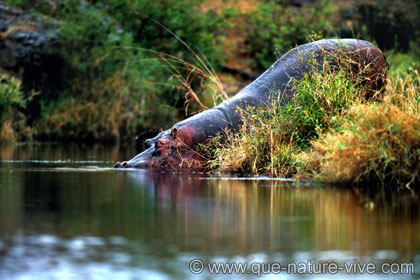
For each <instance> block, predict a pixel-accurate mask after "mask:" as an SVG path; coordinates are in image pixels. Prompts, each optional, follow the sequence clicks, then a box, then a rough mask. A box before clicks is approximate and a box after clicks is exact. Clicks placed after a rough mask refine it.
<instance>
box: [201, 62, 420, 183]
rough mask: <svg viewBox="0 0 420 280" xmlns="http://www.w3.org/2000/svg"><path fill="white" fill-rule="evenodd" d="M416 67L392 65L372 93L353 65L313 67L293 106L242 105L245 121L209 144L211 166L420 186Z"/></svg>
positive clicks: (419, 87)
mask: <svg viewBox="0 0 420 280" xmlns="http://www.w3.org/2000/svg"><path fill="white" fill-rule="evenodd" d="M419 78H420V77H419V72H418V70H417V69H414V68H410V69H408V70H407V71H405V72H403V73H399V74H398V75H395V74H394V73H390V77H389V78H388V81H387V85H386V87H385V89H384V90H383V91H382V92H376V93H375V94H374V95H373V96H372V97H369V98H365V97H366V92H365V91H364V89H363V87H360V84H361V82H360V81H358V80H357V79H355V78H354V77H349V76H348V75H347V74H346V72H343V71H340V72H338V73H337V72H328V71H327V72H326V73H310V74H308V75H306V76H305V78H304V79H303V80H302V81H301V82H300V83H298V84H296V85H295V87H296V92H297V95H296V97H295V98H294V100H293V102H292V103H291V104H290V105H287V106H279V104H277V103H276V101H273V103H274V104H272V105H271V106H268V108H258V109H252V110H249V111H243V112H242V116H243V122H244V124H243V125H242V127H241V128H240V129H239V131H238V132H237V133H232V132H228V137H227V139H219V138H216V139H214V140H213V141H212V142H211V145H210V147H208V146H206V147H204V148H203V150H204V153H205V157H206V158H208V159H209V164H208V165H209V168H210V169H215V170H220V171H224V172H236V173H238V172H239V173H243V174H254V175H268V176H274V177H295V178H308V179H312V180H318V181H322V182H331V183H356V184H359V185H368V186H369V187H373V186H379V187H382V188H391V189H394V190H398V189H410V190H413V189H414V188H415V189H417V190H418V186H419V182H420V79H419Z"/></svg>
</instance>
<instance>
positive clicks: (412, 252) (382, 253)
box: [0, 146, 420, 279]
mask: <svg viewBox="0 0 420 280" xmlns="http://www.w3.org/2000/svg"><path fill="white" fill-rule="evenodd" d="M86 150H88V149H87V148H86V149H85V150H83V149H79V148H75V147H72V148H65V149H64V150H60V149H58V148H56V147H55V148H48V149H46V150H45V149H44V148H43V147H35V148H34V147H30V146H28V147H23V148H18V149H17V151H13V152H11V153H10V152H7V151H5V150H2V151H1V152H0V155H1V161H0V226H1V227H0V278H1V279H10V278H11V277H12V278H13V277H15V278H19V277H22V278H23V277H26V276H33V277H34V278H37V279H38V278H59V279H65V278H72V277H73V278H87V279H90V278H100V279H105V278H106V279H108V278H116V279H118V278H121V279H131V278H135V279H145V278H147V279H150V278H153V277H154V278H157V279H172V278H179V279H184V278H188V277H192V276H193V275H192V274H190V273H189V271H188V263H189V261H190V260H192V259H193V258H201V259H204V260H206V261H235V260H238V261H268V262H274V261H276V262H282V263H287V262H292V261H304V262H306V261H307V260H309V259H310V260H313V261H336V262H352V261H353V259H354V258H357V259H358V260H360V261H374V262H376V263H382V262H384V261H391V262H415V263H416V265H417V267H419V265H420V245H419V241H420V235H419V234H418V233H419V232H420V219H419V213H420V210H419V202H418V200H417V199H416V198H412V197H409V196H405V195H400V196H393V197H392V200H391V202H392V203H387V204H385V205H386V206H384V205H381V203H378V202H377V201H371V200H369V199H368V197H366V196H362V195H360V194H358V193H356V192H355V191H354V190H352V189H350V188H343V187H341V188H333V187H325V186H324V187H316V186H311V185H310V184H309V185H307V186H305V185H304V186H296V185H294V183H293V182H285V181H270V180H257V181H256V180H235V179H234V178H231V180H221V179H217V178H205V177H203V176H202V175H191V174H186V173H184V174H183V173H176V174H175V173H162V172H160V171H157V170H155V171H146V170H131V171H122V170H113V169H110V168H109V164H108V163H107V162H108V161H109V159H110V158H112V161H114V160H116V159H117V157H118V150H112V151H111V150H107V149H106V148H103V147H98V148H96V149H93V152H92V151H91V152H87V151H86ZM110 153H111V154H113V156H111V154H110ZM66 159H71V161H67V162H63V160H66ZM38 161H40V162H38ZM89 161H96V162H98V164H96V163H94V164H92V162H89ZM92 165H94V166H92ZM89 170H90V171H92V170H95V172H86V171H89ZM199 276H201V278H202V277H208V275H207V276H206V275H205V274H204V275H199ZM248 276H250V278H251V279H253V278H254V277H251V276H252V275H248ZM280 276H281V279H293V278H295V277H297V276H296V275H287V274H281V275H280ZM330 276H332V275H330ZM379 276H380V277H379ZM300 277H303V278H305V277H307V278H316V275H301V276H300ZM343 277H346V276H345V275H342V274H340V275H336V279H338V278H340V279H341V278H343ZM347 277H348V278H350V277H351V278H354V276H347ZM360 277H361V278H360V279H365V278H370V279H383V278H384V275H362V276H360ZM388 277H389V279H392V278H393V277H394V279H395V275H388ZM398 277H399V278H401V277H402V278H404V279H418V275H398ZM238 278H242V277H240V276H238ZM321 278H322V277H321Z"/></svg>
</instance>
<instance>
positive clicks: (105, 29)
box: [11, 0, 225, 141]
mask: <svg viewBox="0 0 420 280" xmlns="http://www.w3.org/2000/svg"><path fill="white" fill-rule="evenodd" d="M201 2H202V1H200V0H188V1H174V0H165V1H146V0H136V1H128V0H127V1H116V0H106V1H92V2H91V3H86V2H84V1H80V0H66V1H63V2H55V1H36V2H33V1H25V0H21V1H18V2H12V3H11V4H12V5H15V6H16V5H17V6H19V7H22V8H24V9H26V10H29V9H32V10H34V11H36V12H37V13H41V14H42V15H43V16H44V17H43V18H44V19H45V20H47V21H48V22H49V24H50V25H51V26H52V27H53V28H54V29H55V30H56V31H57V33H58V40H57V44H56V45H55V47H54V48H52V49H51V50H50V52H51V53H53V54H54V55H56V56H58V57H59V58H60V60H62V61H63V63H62V65H60V67H59V69H57V71H60V75H58V76H59V80H57V81H55V83H50V84H43V85H41V86H40V85H37V86H40V88H37V89H38V90H39V91H40V92H41V94H40V95H39V96H38V97H37V98H36V99H35V100H34V101H33V102H32V104H31V106H30V108H31V112H30V113H31V114H32V118H33V119H34V121H33V123H35V125H36V127H37V134H36V135H37V137H40V138H42V139H57V138H60V139H72V140H82V139H83V140H84V141H85V140H87V139H90V140H112V141H115V140H118V139H120V138H124V137H130V138H134V136H135V135H136V134H137V133H139V132H141V131H142V130H145V129H149V128H154V129H156V128H159V127H165V126H167V125H168V124H169V123H173V122H174V121H175V120H176V119H177V118H179V115H180V114H181V113H183V112H184V110H183V109H184V108H183V102H182V97H181V96H180V95H179V94H178V93H177V92H176V91H175V90H174V87H175V86H177V85H178V84H176V82H179V81H176V79H174V81H169V78H170V77H171V76H173V75H174V74H176V75H181V76H182V75H184V74H185V73H188V71H191V70H190V69H187V70H185V69H184V67H185V65H186V64H187V63H185V64H182V63H181V64H180V63H178V62H177V63H172V64H170V63H169V64H168V63H167V62H168V59H167V58H168V57H169V56H171V55H176V57H177V58H178V59H180V61H185V62H188V61H189V62H190V63H192V64H194V62H191V60H192V59H193V58H194V57H193V56H194V55H193V53H194V51H193V49H192V47H189V46H194V47H198V48H200V51H196V52H195V53H196V54H197V53H198V54H200V57H202V56H201V53H202V54H203V55H205V56H206V57H207V59H208V61H207V60H204V63H206V65H209V63H212V64H213V65H214V66H217V65H219V64H220V63H221V62H222V60H223V56H222V54H221V52H220V50H219V47H218V44H217V42H218V41H217V40H218V38H219V36H218V35H217V34H216V35H215V33H217V30H218V29H219V28H220V27H221V26H223V25H224V23H225V21H224V20H223V19H222V17H223V15H221V16H217V15H211V14H208V13H203V12H201V10H200V7H199V5H200V4H201ZM200 66H201V65H200ZM177 77H179V76H177ZM188 82H189V83H190V86H191V88H192V89H195V88H198V87H199V86H200V85H201V84H200V82H201V81H197V82H196V81H193V80H189V81H188ZM37 111H40V113H39V115H37V113H36V112H37Z"/></svg>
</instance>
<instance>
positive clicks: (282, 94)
mask: <svg viewBox="0 0 420 280" xmlns="http://www.w3.org/2000/svg"><path fill="white" fill-rule="evenodd" d="M325 53H329V54H337V55H339V54H340V53H341V54H342V53H346V54H350V56H353V55H354V58H356V59H360V55H361V54H362V56H363V59H364V60H365V64H367V63H372V65H374V67H377V68H378V69H379V71H378V72H381V73H382V72H383V73H385V66H386V62H385V58H384V56H383V54H382V52H381V50H379V49H378V48H377V47H375V46H374V45H372V44H371V43H369V42H367V41H363V40H356V39H325V40H319V41H315V42H312V43H308V44H304V45H301V46H298V47H296V48H294V49H292V50H290V51H289V52H287V53H286V54H284V55H283V56H282V57H281V58H280V59H278V60H277V61H276V62H275V63H274V64H273V65H272V66H270V68H268V69H267V70H266V71H265V72H264V73H263V74H262V75H261V76H259V77H258V78H257V79H256V80H255V81H254V82H252V83H251V84H249V85H248V86H246V87H245V88H244V89H242V90H241V91H240V92H239V93H237V94H236V95H235V96H234V97H232V98H230V99H229V100H227V101H225V102H223V103H221V104H220V105H218V106H216V107H214V108H212V109H209V110H206V111H204V112H201V113H199V114H197V115H194V116H192V117H190V118H188V119H185V120H183V121H181V122H179V123H177V124H175V125H174V126H173V127H172V128H171V129H173V128H176V129H180V128H182V127H184V126H188V127H191V128H193V129H194V131H195V133H194V135H193V139H192V140H193V141H192V142H193V144H197V143H202V142H204V141H205V140H207V139H209V138H211V137H214V136H215V135H216V134H220V133H224V131H225V129H227V128H229V129H232V130H235V129H237V128H238V126H239V125H240V123H241V117H240V115H239V113H238V107H240V108H245V107H247V106H253V107H257V106H265V105H267V104H269V100H270V99H273V98H281V101H282V103H286V102H288V101H289V100H290V98H291V97H292V96H293V94H294V91H293V88H292V86H291V84H290V79H291V78H293V79H295V80H299V79H301V78H302V77H303V76H304V74H305V73H307V72H309V71H313V70H314V69H313V67H314V65H315V67H318V68H321V67H322V63H323V62H324V60H325V59H326V57H327V56H326V55H325ZM311 61H312V62H311ZM313 61H316V63H314V62H313ZM331 63H333V64H334V62H331ZM379 84H380V85H378V87H380V86H381V83H379ZM171 129H168V130H166V131H163V132H161V133H159V134H158V135H157V136H156V137H154V138H152V139H148V140H146V145H147V146H148V149H146V150H145V151H144V152H142V153H140V154H138V155H137V156H135V157H134V158H132V159H131V160H129V161H124V162H122V163H120V162H117V163H116V164H115V165H114V167H116V168H133V167H134V168H141V167H147V166H148V162H149V160H150V159H151V158H152V157H154V156H158V155H156V145H155V143H156V141H157V140H158V139H160V138H165V139H168V140H172V137H171V133H170V131H171Z"/></svg>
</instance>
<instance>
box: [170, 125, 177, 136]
mask: <svg viewBox="0 0 420 280" xmlns="http://www.w3.org/2000/svg"><path fill="white" fill-rule="evenodd" d="M177 133H178V129H177V128H175V127H174V128H172V129H171V137H172V139H175V138H176V134H177Z"/></svg>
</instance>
